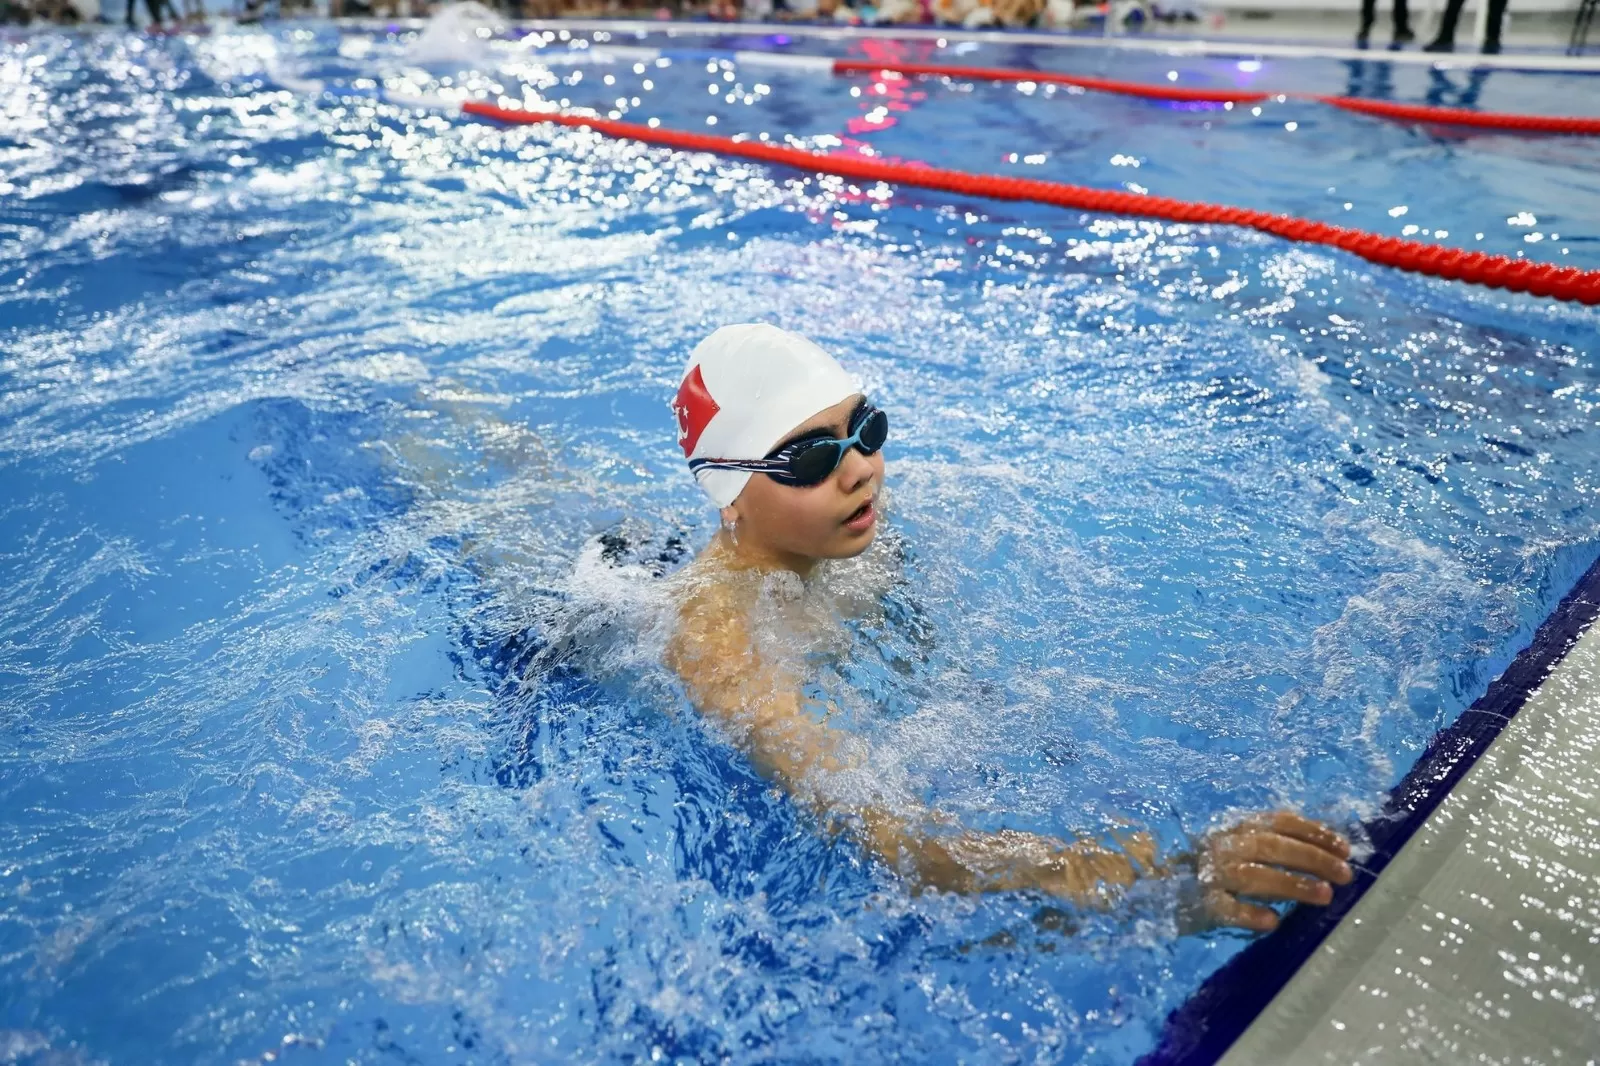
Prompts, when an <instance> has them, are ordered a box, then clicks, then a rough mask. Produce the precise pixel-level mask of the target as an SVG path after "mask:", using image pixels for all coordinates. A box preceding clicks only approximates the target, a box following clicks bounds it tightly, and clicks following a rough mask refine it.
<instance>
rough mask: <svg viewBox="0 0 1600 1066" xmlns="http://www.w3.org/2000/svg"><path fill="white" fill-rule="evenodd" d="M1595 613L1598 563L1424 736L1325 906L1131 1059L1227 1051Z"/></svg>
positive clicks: (1179, 1063)
mask: <svg viewBox="0 0 1600 1066" xmlns="http://www.w3.org/2000/svg"><path fill="white" fill-rule="evenodd" d="M1597 615H1600V560H1596V562H1595V563H1594V565H1593V566H1591V567H1589V569H1588V570H1587V571H1586V572H1585V573H1584V575H1583V576H1582V577H1581V578H1579V579H1578V583H1577V584H1576V585H1575V586H1573V589H1572V591H1571V592H1569V593H1567V595H1566V598H1564V599H1563V600H1562V601H1561V603H1560V605H1559V606H1557V607H1556V609H1555V610H1554V611H1553V612H1551V614H1550V617H1549V618H1547V619H1545V621H1544V623H1543V624H1542V625H1540V626H1539V629H1538V632H1536V633H1535V634H1534V636H1533V642H1532V643H1530V644H1529V645H1528V646H1527V647H1526V648H1524V649H1523V650H1522V651H1521V652H1520V653H1519V654H1518V655H1517V657H1516V658H1515V659H1513V660H1512V662H1511V665H1510V666H1508V667H1507V668H1506V671H1505V673H1503V674H1501V675H1500V677H1499V678H1497V679H1496V680H1495V681H1494V683H1493V684H1491V685H1490V686H1489V690H1488V691H1487V692H1485V693H1484V694H1483V697H1482V698H1481V699H1479V700H1478V701H1477V702H1476V703H1474V704H1473V705H1472V706H1471V707H1469V708H1468V709H1467V710H1466V711H1465V712H1463V713H1462V715H1461V717H1460V718H1458V719H1456V721H1455V723H1454V724H1452V725H1450V726H1449V727H1448V728H1446V729H1444V730H1442V731H1441V732H1440V733H1439V734H1438V735H1437V736H1435V737H1434V738H1433V740H1432V742H1431V743H1429V745H1428V748H1427V750H1426V751H1424V752H1423V753H1422V756H1421V758H1419V759H1418V760H1417V762H1416V764H1415V765H1414V766H1412V767H1411V772H1410V773H1408V774H1406V776H1405V780H1403V781H1401V782H1400V784H1399V785H1398V786H1396V787H1395V789H1394V791H1393V792H1392V793H1390V795H1389V798H1388V801H1387V802H1386V803H1385V804H1384V808H1383V813H1382V814H1380V815H1378V816H1377V817H1376V818H1374V819H1373V820H1372V821H1370V822H1368V823H1367V824H1366V831H1367V834H1368V837H1369V838H1370V839H1371V841H1372V844H1373V848H1374V851H1373V854H1372V857H1371V858H1370V859H1368V860H1367V861H1366V862H1365V863H1363V864H1362V868H1361V869H1360V870H1358V871H1357V875H1356V879H1355V881H1353V882H1352V883H1350V884H1348V885H1346V886H1345V887H1343V888H1341V889H1338V890H1337V891H1336V892H1335V893H1334V898H1333V902H1332V903H1331V904H1330V905H1329V906H1327V907H1298V908H1296V909H1295V910H1294V911H1292V912H1291V913H1290V914H1289V916H1288V917H1287V918H1285V919H1284V921H1283V924H1281V925H1280V926H1279V927H1278V928H1277V930H1276V931H1275V932H1273V933H1272V934H1270V935H1269V936H1265V937H1262V938H1261V939H1260V940H1257V941H1254V942H1253V943H1251V944H1250V945H1249V946H1248V947H1246V948H1245V949H1244V950H1243V951H1241V952H1239V954H1237V955H1235V956H1234V957H1233V958H1232V959H1230V960H1229V961H1228V962H1227V963H1226V964H1224V965H1223V966H1222V967H1221V968H1220V969H1218V970H1217V972H1216V973H1214V974H1212V975H1211V976H1210V977H1209V978H1207V979H1206V982H1205V983H1204V984H1203V985H1201V986H1200V989H1199V991H1197V992H1196V993H1195V994H1194V995H1193V996H1191V997H1189V999H1188V1001H1186V1002H1185V1003H1184V1005H1183V1006H1181V1007H1179V1008H1178V1009H1177V1010H1175V1011H1173V1012H1172V1014H1171V1015H1170V1016H1169V1017H1168V1018H1167V1024H1166V1028H1165V1029H1164V1030H1163V1031H1162V1034H1161V1042H1160V1044H1158V1045H1157V1046H1156V1048H1155V1050H1154V1051H1151V1052H1150V1053H1149V1054H1147V1055H1145V1056H1144V1057H1143V1058H1141V1059H1139V1062H1138V1064H1137V1066H1210V1064H1211V1063H1215V1062H1216V1061H1217V1060H1218V1059H1220V1058H1221V1057H1222V1056H1223V1054H1225V1053H1226V1052H1227V1050H1228V1048H1230V1047H1231V1046H1233V1042H1234V1041H1235V1040H1237V1039H1238V1038H1239V1036H1240V1034H1242V1033H1243V1032H1244V1031H1245V1030H1246V1029H1247V1028H1249V1026H1250V1023H1252V1022H1253V1021H1255V1019H1256V1016H1257V1015H1258V1014H1260V1013H1261V1011H1262V1009H1263V1008H1265V1007H1266V1005H1267V1004H1268V1003H1269V1002H1271V1001H1272V998H1273V997H1274V996H1276V995H1277V994H1278V990H1279V989H1281V988H1282V987H1283V986H1284V984H1285V983H1287V982H1288V980H1289V978H1290V977H1292V976H1294V973H1295V971H1296V970H1298V969H1299V968H1300V966H1301V964H1302V963H1304V962H1305V961H1306V960H1307V959H1309V958H1310V957H1311V953H1312V952H1314V951H1316V950H1317V947H1318V946H1319V945H1320V944H1321V943H1322V941H1323V939H1324V938H1325V937H1326V936H1327V935H1328V934H1329V933H1331V932H1332V931H1333V927H1334V926H1336V925H1338V924H1339V921H1340V919H1342V918H1343V917H1344V916H1345V914H1347V913H1348V912H1349V911H1350V908H1352V907H1354V906H1355V905H1356V901H1357V900H1359V899H1360V898H1361V896H1362V894H1363V893H1365V892H1366V891H1367V889H1368V888H1370V887H1371V886H1372V883H1373V881H1374V880H1376V878H1377V876H1378V875H1379V874H1380V873H1382V872H1383V869H1384V867H1386V866H1388V865H1389V860H1390V859H1392V858H1394V856H1395V855H1396V853H1398V852H1399V850H1400V849H1401V848H1402V847H1403V846H1404V845H1405V842H1406V841H1407V840H1410V839H1411V835H1412V834H1413V833H1415V832H1416V831H1417V829H1418V828H1419V827H1420V826H1421V825H1422V823H1423V822H1425V821H1427V820H1428V816H1429V815H1431V814H1432V813H1433V812H1434V809H1435V808H1437V807H1438V806H1439V804H1440V803H1441V802H1443V801H1444V798H1445V796H1447V795H1449V793H1450V790H1451V789H1452V788H1454V787H1455V785H1456V782H1457V781H1460V780H1461V778H1462V777H1463V776H1464V775H1465V774H1466V772H1467V771H1468V770H1470V769H1471V768H1472V764H1473V763H1475V762H1477V761H1478V757H1479V756H1481V755H1482V754H1483V753H1484V751H1486V750H1487V749H1488V747H1489V745H1490V744H1491V743H1492V742H1493V741H1494V738H1495V737H1497V736H1499V735H1500V731H1501V730H1502V729H1504V728H1505V727H1506V724H1507V723H1508V722H1510V721H1511V719H1512V718H1513V717H1514V716H1515V715H1516V713H1517V712H1518V711H1520V710H1521V709H1522V705H1523V704H1524V703H1526V702H1527V700H1528V695H1529V693H1531V692H1532V691H1533V690H1534V689H1535V688H1537V687H1538V686H1539V683H1540V682H1541V681H1543V680H1544V679H1545V678H1546V677H1547V676H1548V675H1549V673H1550V671H1551V669H1552V668H1554V666H1555V665H1556V663H1558V662H1560V661H1561V657H1562V656H1563V655H1565V654H1566V653H1567V651H1568V650H1569V649H1570V648H1571V647H1572V645H1573V644H1574V643H1576V641H1577V639H1578V637H1579V635H1580V634H1582V632H1583V631H1584V630H1585V629H1586V628H1587V627H1588V626H1589V625H1590V623H1592V622H1593V621H1594V620H1595V617H1596V616H1597Z"/></svg>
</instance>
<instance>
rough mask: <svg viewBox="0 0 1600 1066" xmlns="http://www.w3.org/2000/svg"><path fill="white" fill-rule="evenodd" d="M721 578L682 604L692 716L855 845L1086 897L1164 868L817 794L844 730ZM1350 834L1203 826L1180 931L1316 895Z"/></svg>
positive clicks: (963, 873) (948, 875)
mask: <svg viewBox="0 0 1600 1066" xmlns="http://www.w3.org/2000/svg"><path fill="white" fill-rule="evenodd" d="M738 606H739V605H738V604H736V603H734V602H733V601H732V598H731V597H730V596H729V594H728V592H727V590H726V589H720V588H716V587H714V586H713V587H711V588H708V589H702V590H701V591H700V592H699V593H697V594H695V595H692V596H690V597H689V599H688V600H687V601H686V602H685V603H684V604H683V605H682V609H681V612H680V623H681V624H680V626H679V628H678V631H677V632H676V633H675V634H674V636H673V638H672V639H671V641H670V642H669V644H668V648H667V655H666V659H667V665H668V666H670V667H671V668H672V669H673V670H674V671H675V672H676V673H677V674H678V676H679V677H680V678H681V679H682V680H683V684H684V688H685V690H686V692H687V694H688V696H689V698H690V700H691V701H692V702H693V703H694V704H695V706H696V707H698V708H699V709H700V711H701V713H702V714H705V715H706V716H707V717H709V718H711V719H714V720H716V721H717V722H719V723H721V724H722V725H723V726H724V727H725V728H727V729H728V730H729V732H730V733H731V734H732V735H733V736H734V738H735V739H736V740H738V741H739V742H740V744H741V746H742V747H743V748H744V749H745V751H746V752H747V753H748V755H749V756H750V759H751V761H752V762H753V763H755V765H756V767H757V769H759V770H760V771H761V772H762V773H763V774H764V775H766V776H767V777H768V778H770V779H772V780H774V781H776V782H777V783H779V784H781V785H782V786H783V787H784V788H785V789H786V790H787V791H788V792H789V793H790V794H791V795H792V796H794V798H795V799H796V800H798V801H799V802H801V803H804V804H805V805H806V806H808V807H810V808H811V809H812V811H813V812H815V813H816V814H817V816H818V817H819V818H821V819H823V820H824V821H832V820H833V819H835V818H837V817H838V816H841V815H842V816H845V817H847V818H850V819H852V820H854V821H855V823H856V824H857V826H858V829H857V835H858V837H859V838H860V839H861V842H862V843H863V844H864V845H865V846H866V847H867V848H868V849H869V850H871V851H872V852H873V853H874V854H875V855H877V856H878V857H879V858H881V859H882V860H883V861H884V862H886V863H887V864H888V865H890V866H892V867H894V868H895V869H897V870H900V871H901V872H902V873H903V874H905V875H906V876H908V877H910V878H913V879H914V880H916V881H917V882H918V884H919V885H920V886H921V887H924V888H934V889H939V890H942V891H947V892H961V893H976V892H1012V891H1029V890H1032V891H1040V892H1046V893H1049V894H1051V895H1054V896H1058V897H1061V898H1065V899H1070V900H1073V901H1075V902H1078V903H1083V904H1088V905H1103V904H1106V903H1109V902H1111V901H1113V900H1114V899H1115V898H1116V897H1117V896H1118V895H1120V894H1121V892H1122V890H1124V889H1126V888H1127V887H1128V886H1130V885H1132V884H1133V883H1134V882H1135V881H1137V880H1139V879H1140V878H1144V877H1167V876H1171V875H1172V874H1173V872H1174V871H1173V870H1172V869H1171V868H1170V867H1164V866H1162V865H1160V864H1159V863H1158V860H1157V857H1156V847H1155V842H1154V841H1153V840H1152V839H1151V838H1150V836H1149V835H1148V834H1145V833H1129V834H1125V835H1124V836H1123V837H1122V838H1121V839H1119V840H1118V843H1119V844H1120V845H1121V846H1120V847H1119V848H1112V847H1107V846H1105V845H1103V844H1100V843H1097V842H1094V841H1088V840H1081V841H1078V842H1076V843H1068V842H1066V841H1062V840H1058V839H1056V838H1053V837H1046V836H1040V835H1038V834H1035V833H1025V832H1020V831H1016V830H1002V831H1000V832H995V833H984V832H975V831H971V830H967V831H962V830H961V829H960V828H959V826H957V825H955V824H954V822H953V820H952V819H950V818H949V816H948V815H944V814H943V813H941V812H939V811H933V810H928V811H922V812H915V813H914V814H913V813H910V812H903V811H891V810H888V809H886V808H884V807H881V806H876V805H871V804H858V805H848V806H845V805H841V804H839V803H838V802H837V801H835V800H834V799H832V798H830V797H829V796H827V795H826V794H825V793H823V792H822V791H819V789H818V788H817V784H818V782H819V781H821V780H823V779H826V778H827V777H829V776H830V775H836V774H840V773H843V772H850V771H860V770H862V769H865V767H863V766H862V765H860V757H859V756H858V755H857V754H855V753H853V752H852V751H851V750H849V749H848V747H847V743H848V736H847V734H845V733H843V732H841V731H840V730H837V729H833V728H830V727H829V726H827V725H826V724H824V723H823V722H821V721H818V720H817V719H816V718H815V717H814V716H813V715H811V714H810V713H808V710H807V706H806V700H805V698H804V697H803V695H802V693H801V685H800V684H799V682H798V680H797V679H796V678H794V677H792V676H790V675H789V673H788V672H787V671H784V670H782V669H779V668H776V667H774V666H773V665H771V664H769V663H766V662H764V661H763V659H762V657H761V655H760V654H759V653H758V652H757V651H756V648H755V644H754V641H753V640H752V639H751V637H750V634H749V631H748V630H747V628H746V625H745V622H744V612H743V611H741V610H739V609H737V608H738ZM1349 854H1350V849H1349V845H1348V844H1347V843H1346V842H1345V841H1344V838H1342V837H1341V836H1339V834H1338V833H1336V832H1334V831H1333V830H1332V829H1329V828H1327V827H1326V826H1323V825H1319V824H1318V823H1316V822H1313V821H1310V820H1309V819H1306V818H1302V817H1300V816H1299V815H1296V814H1291V813H1289V812H1287V811H1280V812H1276V813H1271V814H1265V815H1259V816H1256V817H1254V818H1250V819H1246V820H1245V821H1243V822H1240V823H1238V824H1236V825H1233V826H1230V827H1228V828H1226V829H1222V830H1220V831H1218V832H1215V833H1212V834H1210V835H1209V836H1207V837H1206V838H1205V839H1204V840H1203V841H1202V842H1201V845H1200V847H1199V848H1198V849H1197V854H1196V855H1195V856H1193V857H1188V858H1180V859H1177V860H1174V863H1173V865H1188V866H1191V867H1192V868H1193V869H1194V871H1195V874H1196V886H1197V889H1198V891H1197V892H1196V896H1197V899H1196V901H1195V905H1194V906H1192V907H1190V908H1189V911H1188V914H1187V915H1186V917H1185V922H1184V925H1185V931H1196V930H1198V929H1203V928H1210V927H1214V926H1219V925H1237V926H1242V927H1244V928H1246V929H1253V930H1258V931H1263V932H1264V931H1267V930H1270V929H1272V928H1273V927H1274V926H1276V925H1277V915H1276V914H1274V913H1273V912H1272V911H1271V910H1269V909H1267V908H1265V907H1260V906H1255V905H1252V904H1249V903H1245V902H1243V901H1242V900H1241V899H1240V897H1241V896H1244V897H1249V898H1252V899H1257V900H1260V901H1263V902H1275V901H1282V900H1295V901H1300V902H1305V903H1312V904H1325V903H1327V902H1328V901H1329V899H1331V897H1332V889H1331V888H1330V887H1329V884H1328V882H1332V883H1334V884H1345V883H1347V882H1348V881H1349V880H1350V877H1351V874H1350V869H1349V867H1348V866H1347V865H1346V864H1345V862H1344V860H1345V858H1347V857H1348V856H1349Z"/></svg>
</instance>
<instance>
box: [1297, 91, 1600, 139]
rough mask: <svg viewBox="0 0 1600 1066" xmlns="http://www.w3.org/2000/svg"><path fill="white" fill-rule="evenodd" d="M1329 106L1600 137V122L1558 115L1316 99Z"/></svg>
mask: <svg viewBox="0 0 1600 1066" xmlns="http://www.w3.org/2000/svg"><path fill="white" fill-rule="evenodd" d="M1308 99H1312V100H1320V101H1321V102H1322V103H1325V104H1332V105H1333V106H1334V107H1338V108H1343V109H1344V110H1346V111H1359V112H1361V113H1362V114H1366V115H1377V116H1378V117H1380V118H1392V119H1397V120H1398V121H1400V122H1431V123H1438V124H1439V125H1444V126H1476V127H1477V128H1479V129H1486V130H1518V131H1522V132H1527V133H1576V134H1583V135H1586V136H1590V137H1593V136H1597V135H1600V118H1562V117H1560V116H1556V115H1550V116H1545V115H1513V114H1507V113H1505V112H1500V111H1468V110H1466V109H1465V108H1460V107H1425V106H1423V105H1421V104H1396V103H1391V102H1389V101H1387V100H1363V99H1361V98H1360V97H1355V96H1313V97H1308Z"/></svg>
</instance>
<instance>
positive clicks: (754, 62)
mask: <svg viewBox="0 0 1600 1066" xmlns="http://www.w3.org/2000/svg"><path fill="white" fill-rule="evenodd" d="M579 55H587V56H588V57H589V59H590V61H597V62H604V61H605V60H606V59H607V58H608V57H614V58H616V59H632V60H646V61H648V60H654V59H670V60H689V61H699V62H704V61H706V60H712V61H715V60H726V61H730V62H734V63H738V64H741V65H746V66H756V67H760V66H765V67H770V68H774V69H782V70H793V71H804V72H809V73H813V74H835V75H850V74H876V73H879V72H885V73H890V74H899V75H901V76H902V77H935V78H954V79H956V80H958V81H990V82H1002V83H1011V84H1016V83H1023V82H1032V83H1033V84H1036V85H1066V86H1071V87H1074V88H1079V89H1084V90H1086V91H1089V92H1101V93H1113V94H1116V95H1118V96H1133V97H1139V98H1141V99H1145V100H1161V101H1166V102H1170V103H1187V104H1223V105H1230V104H1258V103H1262V102H1264V101H1267V100H1273V99H1284V100H1309V101H1312V102H1315V103H1319V104H1326V105H1328V106H1329V107H1337V108H1339V109H1340V110H1342V111H1351V112H1356V113H1359V114H1363V115H1370V116H1372V117H1374V118H1383V119H1388V120H1390V121H1394V122H1406V123H1417V124H1422V125H1436V126H1464V127H1469V128H1474V129H1487V130H1502V131H1506V132H1516V133H1553V134H1566V135H1570V136H1584V137H1597V136H1600V117H1593V118H1591V117H1585V116H1567V115H1525V114H1517V113H1515V112H1505V111H1474V110H1471V109H1469V108H1464V107H1438V106H1435V105H1432V104H1403V103H1395V102H1393V101H1389V100H1370V99H1366V98H1364V97H1358V96H1331V95H1327V94H1323V93H1295V92H1275V91H1271V90H1265V89H1199V88H1187V87H1184V86H1178V85H1163V84H1161V83H1159V82H1158V83H1149V82H1136V81H1122V80H1119V79H1116V78H1095V77H1088V76H1086V75H1080V74H1065V73H1061V72H1059V71H1053V70H1028V69H1025V68H1021V67H965V66H954V65H951V64H946V63H903V62H896V61H888V60H879V59H833V58H830V57H828V56H808V55H782V54H779V53H774V52H758V51H726V50H716V49H676V50H674V49H659V48H639V47H634V46H630V45H605V46H602V47H598V48H591V49H588V50H586V51H580V52H568V53H555V54H554V55H551V56H541V58H545V59H551V58H556V56H579Z"/></svg>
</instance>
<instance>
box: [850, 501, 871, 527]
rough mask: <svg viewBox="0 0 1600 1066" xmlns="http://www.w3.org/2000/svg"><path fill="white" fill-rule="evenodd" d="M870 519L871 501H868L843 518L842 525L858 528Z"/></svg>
mask: <svg viewBox="0 0 1600 1066" xmlns="http://www.w3.org/2000/svg"><path fill="white" fill-rule="evenodd" d="M871 518H872V501H871V500H868V501H867V502H866V503H864V504H862V505H861V506H860V507H857V508H856V509H855V510H854V511H851V512H850V514H849V515H848V516H847V517H846V518H845V520H844V524H845V525H847V526H859V525H862V524H864V523H866V522H867V521H868V520H870V519H871Z"/></svg>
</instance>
